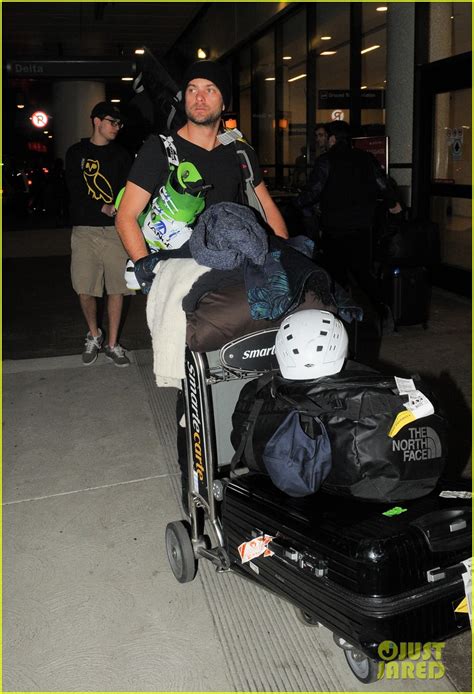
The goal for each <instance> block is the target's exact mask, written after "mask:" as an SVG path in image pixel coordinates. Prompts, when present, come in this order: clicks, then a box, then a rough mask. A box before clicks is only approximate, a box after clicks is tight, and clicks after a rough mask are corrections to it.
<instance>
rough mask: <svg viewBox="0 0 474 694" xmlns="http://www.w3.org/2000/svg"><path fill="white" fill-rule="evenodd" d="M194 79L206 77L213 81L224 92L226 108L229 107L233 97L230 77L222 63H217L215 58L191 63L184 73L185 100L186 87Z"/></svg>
mask: <svg viewBox="0 0 474 694" xmlns="http://www.w3.org/2000/svg"><path fill="white" fill-rule="evenodd" d="M193 79H204V80H209V82H213V83H214V84H215V85H216V87H217V88H218V89H219V91H220V93H221V94H222V100H223V102H224V106H225V108H226V109H228V108H229V106H230V98H231V86H230V77H229V75H228V74H227V70H226V69H225V68H224V67H222V65H220V64H219V63H215V62H214V61H213V60H198V61H197V62H196V63H193V64H192V65H190V66H189V67H188V69H187V70H186V72H185V73H184V79H183V100H184V92H185V91H186V87H187V86H188V84H189V82H191V80H193Z"/></svg>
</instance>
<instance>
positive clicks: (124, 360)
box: [104, 344, 130, 367]
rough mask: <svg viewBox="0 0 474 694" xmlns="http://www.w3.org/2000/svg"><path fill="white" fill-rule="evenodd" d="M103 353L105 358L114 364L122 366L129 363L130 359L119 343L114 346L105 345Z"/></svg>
mask: <svg viewBox="0 0 474 694" xmlns="http://www.w3.org/2000/svg"><path fill="white" fill-rule="evenodd" d="M104 354H105V356H106V357H107V359H110V361H113V362H114V364H115V366H122V367H123V366H129V364H130V359H129V358H128V357H127V356H126V355H125V350H124V348H123V347H122V346H121V345H119V344H116V345H115V347H111V346H110V345H105V347H104Z"/></svg>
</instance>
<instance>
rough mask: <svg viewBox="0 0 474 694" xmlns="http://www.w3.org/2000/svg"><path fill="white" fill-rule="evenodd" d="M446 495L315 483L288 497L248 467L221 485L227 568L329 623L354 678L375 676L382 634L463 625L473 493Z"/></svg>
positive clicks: (443, 630)
mask: <svg viewBox="0 0 474 694" xmlns="http://www.w3.org/2000/svg"><path fill="white" fill-rule="evenodd" d="M448 489H449V490H456V489H457V488H456V486H455V484H454V483H452V484H451V485H450V486H449V487H448ZM445 494H447V492H446V491H443V489H442V488H440V487H438V488H437V489H436V490H435V491H433V492H432V493H431V494H430V495H429V496H426V497H424V498H422V499H416V500H413V501H407V502H405V503H402V504H400V505H397V506H393V505H391V504H376V503H361V502H360V501H354V500H351V499H347V498H338V497H335V496H332V495H328V494H325V493H324V492H321V491H319V492H318V493H316V494H315V495H313V496H310V497H305V498H303V499H294V498H290V497H288V496H287V495H285V494H283V493H282V492H280V491H279V490H277V489H276V488H275V487H274V485H273V484H272V483H271V481H270V480H269V479H268V478H267V477H264V476H261V475H259V474H251V475H244V476H243V477H241V478H240V479H237V480H234V481H231V482H229V484H228V485H227V486H226V488H225V494H224V503H223V510H222V521H223V528H224V530H225V542H226V551H227V553H228V556H229V558H230V562H231V567H232V569H234V570H236V571H238V572H240V573H243V574H245V575H246V576H247V577H249V578H252V579H254V580H255V581H256V582H258V583H259V584H261V585H262V586H263V587H266V588H268V589H270V590H272V591H273V592H275V593H277V594H278V595H280V596H282V597H284V598H286V599H288V600H289V601H290V602H292V603H293V604H294V605H295V607H296V608H297V609H298V610H299V611H300V616H301V617H302V618H304V620H305V621H306V622H307V623H309V624H316V623H321V624H323V625H324V626H326V627H328V628H329V629H331V631H333V633H334V638H335V641H336V643H337V644H338V645H339V646H341V647H342V648H343V649H344V653H345V656H346V659H347V662H348V664H349V666H350V667H351V669H352V671H353V673H354V674H355V675H356V677H357V678H358V679H359V680H360V681H362V682H372V681H375V680H376V679H377V678H378V676H380V670H379V663H380V661H381V660H383V658H381V656H380V650H379V649H380V648H381V644H383V643H384V642H391V643H394V644H401V643H407V642H416V643H422V644H424V643H428V642H440V641H441V642H442V641H444V640H445V639H446V638H448V637H450V636H452V635H454V634H456V633H458V632H459V631H461V630H464V629H467V628H469V624H470V622H469V616H468V614H467V613H466V611H459V610H460V605H461V604H462V603H463V601H464V600H465V599H466V589H465V585H464V579H463V574H464V575H465V572H466V571H469V572H470V568H468V566H469V564H468V560H469V557H470V555H471V510H470V506H471V501H470V499H469V498H464V497H466V496H469V494H466V493H465V492H460V494H461V497H459V496H458V497H457V498H451V496H449V495H448V496H445ZM255 547H257V548H258V547H260V550H261V551H260V550H258V551H260V554H259V555H258V554H257V556H255ZM463 562H466V564H464V563H463Z"/></svg>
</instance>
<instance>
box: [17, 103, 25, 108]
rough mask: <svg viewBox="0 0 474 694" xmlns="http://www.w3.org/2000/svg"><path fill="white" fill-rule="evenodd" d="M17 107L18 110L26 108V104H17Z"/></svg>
mask: <svg viewBox="0 0 474 694" xmlns="http://www.w3.org/2000/svg"><path fill="white" fill-rule="evenodd" d="M16 107H17V108H25V104H17V105H16Z"/></svg>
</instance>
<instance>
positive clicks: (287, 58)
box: [283, 55, 293, 60]
mask: <svg viewBox="0 0 474 694" xmlns="http://www.w3.org/2000/svg"><path fill="white" fill-rule="evenodd" d="M292 57H293V56H292V55H284V56H283V60H291V59H292Z"/></svg>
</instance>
